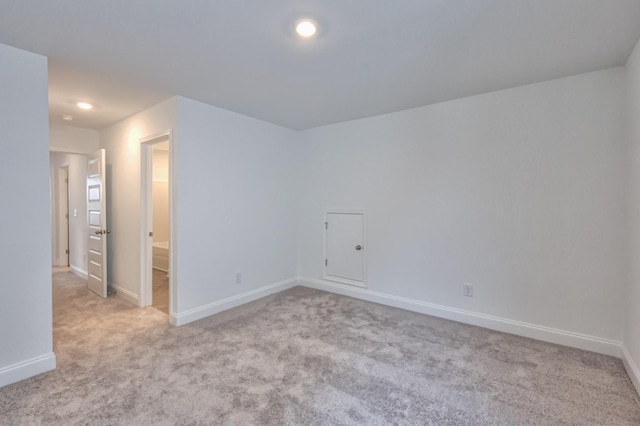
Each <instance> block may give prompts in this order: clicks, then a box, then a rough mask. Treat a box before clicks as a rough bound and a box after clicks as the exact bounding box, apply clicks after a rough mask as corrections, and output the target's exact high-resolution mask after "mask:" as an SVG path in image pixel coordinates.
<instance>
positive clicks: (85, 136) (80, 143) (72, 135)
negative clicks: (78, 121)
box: [49, 124, 99, 154]
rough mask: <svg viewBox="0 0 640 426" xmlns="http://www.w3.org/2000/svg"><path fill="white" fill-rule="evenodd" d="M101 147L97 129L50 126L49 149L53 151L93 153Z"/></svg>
mask: <svg viewBox="0 0 640 426" xmlns="http://www.w3.org/2000/svg"><path fill="white" fill-rule="evenodd" d="M98 147H99V134H98V132H97V131H96V130H90V129H81V128H79V127H70V126H61V125H59V124H51V125H50V128H49V149H50V150H51V151H60V152H70V153H75V154H91V153H93V152H95V151H96V150H97V149H98Z"/></svg>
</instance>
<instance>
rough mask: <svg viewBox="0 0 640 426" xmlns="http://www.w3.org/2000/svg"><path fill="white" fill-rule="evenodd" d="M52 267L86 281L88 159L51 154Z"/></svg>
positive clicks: (80, 155)
mask: <svg viewBox="0 0 640 426" xmlns="http://www.w3.org/2000/svg"><path fill="white" fill-rule="evenodd" d="M49 158H50V167H51V174H50V179H51V227H52V229H51V236H52V265H53V266H54V267H61V268H68V270H70V271H71V272H73V273H74V274H76V275H78V276H80V277H82V278H85V279H86V278H87V265H86V262H87V243H86V232H87V231H86V223H87V216H86V199H87V196H86V170H87V165H86V164H87V156H86V155H82V154H71V153H65V152H51V153H50V155H49Z"/></svg>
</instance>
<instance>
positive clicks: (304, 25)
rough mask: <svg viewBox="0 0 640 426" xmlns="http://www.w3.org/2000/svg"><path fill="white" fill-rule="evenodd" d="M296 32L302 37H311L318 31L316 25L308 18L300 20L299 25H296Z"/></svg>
mask: <svg viewBox="0 0 640 426" xmlns="http://www.w3.org/2000/svg"><path fill="white" fill-rule="evenodd" d="M296 32H297V33H298V35H299V36H300V37H305V38H308V37H311V36H312V35H314V34H315V33H316V25H315V24H314V23H313V22H311V21H309V20H308V19H305V20H304V21H300V22H298V25H296Z"/></svg>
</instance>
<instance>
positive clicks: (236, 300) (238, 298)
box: [170, 278, 298, 325]
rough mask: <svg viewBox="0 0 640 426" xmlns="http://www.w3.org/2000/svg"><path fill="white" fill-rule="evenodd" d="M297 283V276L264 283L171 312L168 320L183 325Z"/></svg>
mask: <svg viewBox="0 0 640 426" xmlns="http://www.w3.org/2000/svg"><path fill="white" fill-rule="evenodd" d="M297 284H298V279H297V278H290V279H288V280H285V281H280V282H277V283H274V284H270V285H266V286H264V287H260V288H257V289H255V290H251V291H247V292H245V293H241V294H238V295H235V296H231V297H227V298H226V299H222V300H218V301H217V302H213V303H209V304H206V305H202V306H199V307H197V308H193V309H189V310H188V311H185V312H180V313H178V314H175V313H173V312H172V313H171V315H170V321H171V323H172V324H174V325H185V324H188V323H190V322H193V321H197V320H199V319H202V318H205V317H208V316H211V315H214V314H217V313H219V312H222V311H226V310H228V309H231V308H235V307H236V306H240V305H244V304H245V303H249V302H253V301H254V300H257V299H260V298H262V297H265V296H268V295H270V294H273V293H279V292H281V291H284V290H287V289H289V288H292V287H295V286H296V285H297Z"/></svg>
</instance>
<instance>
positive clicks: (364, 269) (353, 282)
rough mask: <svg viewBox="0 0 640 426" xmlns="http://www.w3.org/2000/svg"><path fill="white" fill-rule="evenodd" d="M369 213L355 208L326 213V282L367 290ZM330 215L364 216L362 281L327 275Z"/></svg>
mask: <svg viewBox="0 0 640 426" xmlns="http://www.w3.org/2000/svg"><path fill="white" fill-rule="evenodd" d="M366 213H367V211H366V209H355V208H327V209H325V211H324V215H323V217H322V279H323V280H325V281H332V282H336V283H341V284H348V285H352V286H356V287H362V288H367V252H368V245H367V241H366V240H367V214H366ZM330 214H360V215H362V246H363V247H364V249H363V251H362V281H356V280H350V279H348V278H342V277H335V276H333V275H329V274H327V264H326V263H325V261H326V260H327V238H328V234H329V230H328V227H327V222H328V220H329V215H330Z"/></svg>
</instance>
